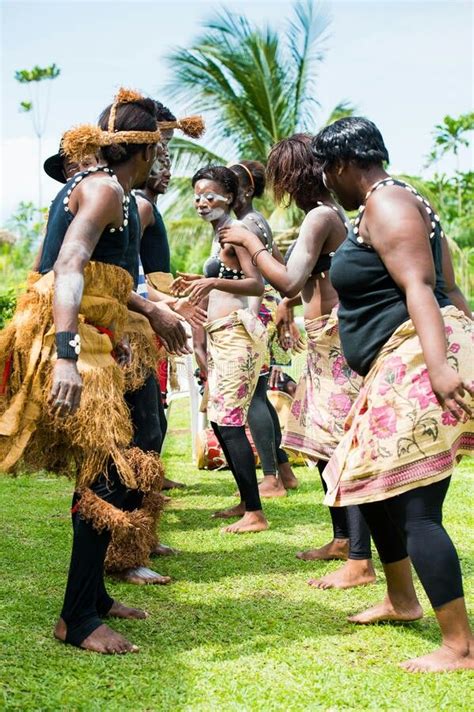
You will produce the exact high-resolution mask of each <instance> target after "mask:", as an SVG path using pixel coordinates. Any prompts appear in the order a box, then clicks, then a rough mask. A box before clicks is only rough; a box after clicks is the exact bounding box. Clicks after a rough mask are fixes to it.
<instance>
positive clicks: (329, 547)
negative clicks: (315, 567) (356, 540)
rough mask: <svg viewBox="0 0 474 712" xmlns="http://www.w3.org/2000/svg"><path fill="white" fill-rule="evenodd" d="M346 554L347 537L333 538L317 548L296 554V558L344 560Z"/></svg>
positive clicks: (347, 554) (304, 559)
mask: <svg viewBox="0 0 474 712" xmlns="http://www.w3.org/2000/svg"><path fill="white" fill-rule="evenodd" d="M348 556H349V539H333V540H332V541H330V542H329V544H325V545H324V546H321V547H320V548H319V549H307V550H306V551H299V552H298V553H297V554H296V558H297V559H302V560H303V561H332V560H333V559H339V560H341V561H346V559H347V557H348Z"/></svg>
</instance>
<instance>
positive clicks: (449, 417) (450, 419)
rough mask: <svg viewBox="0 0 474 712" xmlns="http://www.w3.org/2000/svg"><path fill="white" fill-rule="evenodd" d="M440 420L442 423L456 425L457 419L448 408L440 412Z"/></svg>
mask: <svg viewBox="0 0 474 712" xmlns="http://www.w3.org/2000/svg"><path fill="white" fill-rule="evenodd" d="M441 422H442V423H443V425H457V424H458V421H457V420H456V418H455V417H454V415H453V414H452V413H450V412H449V410H445V411H443V412H442V413H441Z"/></svg>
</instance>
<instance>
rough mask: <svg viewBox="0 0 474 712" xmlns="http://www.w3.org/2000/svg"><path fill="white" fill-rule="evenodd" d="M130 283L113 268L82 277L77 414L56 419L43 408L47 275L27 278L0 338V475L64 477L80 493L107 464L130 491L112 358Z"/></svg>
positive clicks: (127, 430)
mask: <svg viewBox="0 0 474 712" xmlns="http://www.w3.org/2000/svg"><path fill="white" fill-rule="evenodd" d="M131 287H132V282H131V278H130V275H129V274H128V273H127V272H126V271H125V270H123V269H121V268H120V267H116V266H114V265H108V264H104V263H100V262H91V263H89V264H88V265H87V266H86V269H85V272H84V295H83V298H82V302H81V307H80V313H79V334H80V336H81V342H82V349H81V353H80V356H79V360H78V362H77V367H78V370H79V373H80V374H81V376H82V379H83V391H82V397H81V404H80V407H79V409H78V410H77V411H76V413H74V414H73V415H71V416H68V417H66V418H64V419H61V418H59V417H57V416H54V415H53V413H52V412H51V409H50V407H49V404H48V398H49V393H50V390H51V381H52V370H53V365H54V362H55V360H56V346H55V339H54V334H55V332H54V320H53V311H52V302H53V292H54V274H53V272H49V273H48V274H46V275H44V276H41V275H39V274H37V273H34V274H32V275H31V276H30V279H29V285H28V290H27V292H26V294H25V295H24V296H23V297H21V298H20V299H19V301H18V305H17V308H16V311H15V314H14V316H13V318H12V320H11V322H10V323H9V324H8V325H7V326H6V327H5V329H3V331H2V332H0V374H4V378H3V381H2V385H3V389H2V391H3V392H2V393H1V394H0V471H13V470H15V469H18V468H19V467H22V466H23V465H25V466H31V467H33V468H34V469H35V470H38V469H41V468H45V469H49V470H52V471H55V472H65V473H66V474H72V473H73V471H74V470H76V467H77V472H78V475H77V487H78V488H79V489H80V488H83V487H87V486H89V485H90V484H92V482H93V481H94V480H95V479H96V477H97V476H98V475H99V474H100V473H101V472H103V471H104V469H106V466H107V462H108V461H109V460H110V458H112V459H113V461H114V463H115V465H116V466H117V470H118V472H119V474H120V477H121V479H122V481H123V482H124V484H125V485H127V486H128V487H131V488H133V487H136V481H135V476H134V473H133V468H132V467H131V466H130V465H129V463H128V461H127V458H126V456H125V452H124V449H125V448H126V447H127V446H128V445H129V444H130V441H131V438H132V424H131V420H130V412H129V410H128V408H127V405H126V403H125V400H124V398H123V393H124V388H125V382H124V373H123V370H122V369H121V368H120V367H119V365H118V364H117V362H116V361H115V359H114V358H113V347H114V343H116V341H117V340H118V339H119V338H121V336H122V335H123V333H124V329H125V325H126V322H127V319H128V312H127V308H126V303H127V301H128V299H129V295H130V292H131Z"/></svg>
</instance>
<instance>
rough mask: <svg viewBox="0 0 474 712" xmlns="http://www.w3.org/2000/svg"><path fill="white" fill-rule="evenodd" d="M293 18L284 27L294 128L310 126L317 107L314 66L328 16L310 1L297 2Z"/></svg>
mask: <svg viewBox="0 0 474 712" xmlns="http://www.w3.org/2000/svg"><path fill="white" fill-rule="evenodd" d="M294 15H295V16H294V18H293V19H291V20H290V21H289V24H288V31H287V37H288V50H289V55H290V57H291V61H292V66H291V67H290V68H291V74H292V77H291V80H292V83H293V91H292V97H291V99H292V105H291V107H290V108H291V115H292V122H293V125H294V129H296V127H297V126H299V127H300V128H301V129H307V128H309V126H311V125H313V124H314V118H313V116H312V111H311V109H314V108H316V107H318V106H319V102H318V101H317V100H316V98H315V94H316V76H317V72H316V66H317V64H318V63H319V62H321V61H322V59H323V58H324V54H325V48H324V45H323V43H324V40H325V39H327V29H328V26H329V22H330V21H329V17H328V16H327V15H326V13H325V12H324V10H323V8H322V5H321V4H319V7H318V3H316V2H314V0H300V1H299V2H297V3H296V4H295V6H294Z"/></svg>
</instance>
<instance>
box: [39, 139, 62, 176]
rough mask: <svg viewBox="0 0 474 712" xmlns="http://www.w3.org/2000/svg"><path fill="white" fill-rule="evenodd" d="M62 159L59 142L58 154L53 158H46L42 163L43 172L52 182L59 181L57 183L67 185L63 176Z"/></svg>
mask: <svg viewBox="0 0 474 712" xmlns="http://www.w3.org/2000/svg"><path fill="white" fill-rule="evenodd" d="M64 158H65V155H64V153H63V152H62V142H61V143H60V144H59V150H58V152H57V153H55V154H54V156H50V157H49V158H47V159H46V160H45V162H44V163H43V170H44V172H45V173H46V174H47V175H48V176H49V177H50V178H52V179H53V180H57V181H59V183H67V178H66V177H65V175H64Z"/></svg>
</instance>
